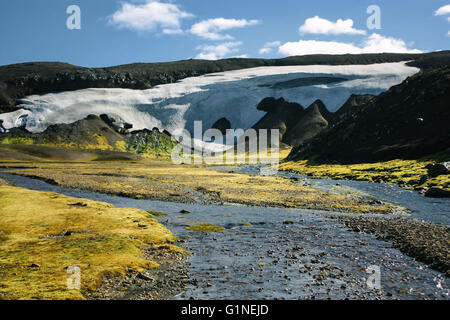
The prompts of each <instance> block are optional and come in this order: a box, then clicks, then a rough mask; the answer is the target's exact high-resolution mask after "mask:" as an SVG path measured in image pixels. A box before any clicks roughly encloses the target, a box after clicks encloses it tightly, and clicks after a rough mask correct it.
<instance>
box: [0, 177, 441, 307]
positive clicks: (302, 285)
mask: <svg viewBox="0 0 450 320" xmlns="http://www.w3.org/2000/svg"><path fill="white" fill-rule="evenodd" d="M0 177H1V178H3V179H5V180H7V181H10V182H12V183H14V184H15V185H17V186H19V187H25V188H28V189H32V190H40V191H50V192H57V193H60V194H64V195H67V196H71V197H79V198H86V199H91V200H95V201H104V202H108V203H111V204H113V205H115V206H117V207H129V208H139V209H144V210H152V211H159V212H164V213H166V214H167V216H163V217H161V218H159V221H160V222H161V223H162V224H164V225H165V226H166V227H167V228H168V229H170V230H171V231H172V232H174V233H175V234H177V235H178V237H179V238H180V240H181V242H182V243H183V244H184V245H186V247H187V249H188V250H190V251H191V252H192V253H193V256H192V257H190V258H188V270H189V273H190V277H191V279H192V280H194V281H193V283H196V284H191V285H189V286H188V287H187V289H186V291H185V292H182V293H180V294H179V295H178V296H177V297H176V298H177V299H189V298H194V299H327V298H331V299H344V298H349V299H360V298H363V299H380V298H387V299H449V298H450V295H449V294H450V293H449V292H450V291H449V288H450V283H449V280H448V278H446V277H445V276H444V275H443V274H441V273H439V272H437V271H435V270H431V269H430V268H428V267H427V266H426V265H425V264H423V263H420V262H417V261H415V260H414V259H412V258H410V257H408V256H406V255H404V254H403V253H401V252H400V251H398V250H397V249H395V248H393V247H392V244H390V243H388V242H385V241H379V240H377V239H376V237H375V236H373V235H369V234H363V233H356V232H351V231H349V230H348V229H347V228H346V227H345V226H344V225H343V224H342V223H340V222H339V221H338V220H335V219H331V218H330V217H329V213H327V212H321V211H314V210H301V209H282V208H263V207H247V206H216V205H200V204H182V203H173V202H162V201H152V200H135V199H129V198H122V197H112V196H108V195H104V194H99V193H93V192H88V191H82V190H72V189H66V188H61V187H58V186H53V185H50V184H47V183H45V182H43V181H40V180H36V179H30V178H26V177H21V176H15V175H11V174H7V173H0ZM312 183H315V185H314V186H316V187H321V188H327V184H328V183H330V185H328V187H330V186H331V184H334V185H336V181H334V182H332V181H331V180H330V181H329V182H328V181H327V180H320V181H318V180H317V181H313V182H312ZM339 183H342V184H345V185H347V184H348V186H349V187H352V188H360V187H361V189H360V190H361V191H362V192H370V193H372V194H374V195H376V194H378V193H379V194H381V195H382V197H380V199H382V200H388V201H395V202H397V203H401V202H406V203H408V204H412V203H410V201H411V200H410V199H415V195H414V194H412V195H410V194H409V193H407V194H404V195H403V194H402V192H401V191H398V190H395V192H394V193H393V194H391V193H388V194H386V192H385V191H383V190H382V188H381V187H380V188H378V187H377V186H366V185H364V184H359V183H358V184H352V183H349V182H339ZM372 187H373V188H372ZM386 188H391V187H390V186H386ZM380 190H381V191H380ZM387 195H390V196H389V197H386V196H387ZM408 197H411V198H408ZM421 198H422V199H425V198H424V197H423V196H422V197H421ZM400 200H401V201H400ZM24 201H25V199H24ZM414 201H416V200H414ZM414 207H415V208H418V210H417V212H416V213H414V214H415V215H416V216H417V217H425V218H429V217H433V218H432V219H428V220H430V221H433V220H435V222H439V223H444V224H448V217H449V215H448V212H449V208H448V202H443V203H441V202H429V201H428V200H423V201H422V202H420V200H417V203H414ZM431 208H435V209H434V210H436V211H439V212H440V214H436V211H434V210H433V211H431ZM181 210H187V211H190V213H188V214H182V213H180V211H181ZM441 213H442V214H441ZM200 222H208V223H213V224H215V225H218V226H221V227H224V228H225V230H224V231H221V232H217V233H203V232H196V231H188V230H186V227H188V226H190V225H192V224H193V223H200ZM369 266H376V267H379V268H380V278H381V282H380V284H381V288H380V289H374V288H372V287H371V286H369V285H368V283H367V280H368V277H369V273H367V272H366V269H367V268H368V267H369Z"/></svg>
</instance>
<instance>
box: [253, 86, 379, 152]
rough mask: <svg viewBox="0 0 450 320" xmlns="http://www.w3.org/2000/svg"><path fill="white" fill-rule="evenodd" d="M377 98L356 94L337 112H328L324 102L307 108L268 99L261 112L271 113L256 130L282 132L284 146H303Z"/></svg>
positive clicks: (281, 99)
mask: <svg viewBox="0 0 450 320" xmlns="http://www.w3.org/2000/svg"><path fill="white" fill-rule="evenodd" d="M373 98H374V96H371V95H361V96H359V95H352V96H351V97H350V98H349V99H348V101H347V102H346V103H345V104H344V105H343V106H342V107H341V108H340V109H339V110H338V111H337V112H336V113H332V112H330V111H328V109H327V107H326V106H325V104H324V103H323V102H322V101H321V100H316V101H315V102H314V103H312V104H311V105H310V106H309V107H308V108H306V109H304V108H303V107H302V106H301V105H300V104H298V103H291V102H287V101H286V100H284V99H283V98H280V99H275V98H265V99H263V100H262V101H261V102H260V103H259V105H258V106H257V109H258V110H261V111H265V112H267V114H266V115H265V116H264V117H263V118H262V119H261V120H260V121H259V122H258V123H256V124H255V125H254V126H253V129H257V130H258V129H279V130H280V141H281V143H284V144H286V145H290V146H294V147H299V146H302V145H304V144H305V143H307V142H308V141H310V140H311V139H313V138H315V137H316V136H317V135H318V134H320V133H321V132H323V131H324V130H325V129H327V128H329V127H332V126H334V125H335V123H336V122H337V121H338V120H339V119H340V118H341V117H343V116H345V114H346V113H347V112H353V111H354V110H357V108H358V107H359V106H361V105H362V104H364V103H366V102H367V101H370V100H371V99H373Z"/></svg>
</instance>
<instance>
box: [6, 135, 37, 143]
mask: <svg viewBox="0 0 450 320" xmlns="http://www.w3.org/2000/svg"><path fill="white" fill-rule="evenodd" d="M33 143H34V141H33V139H31V138H21V137H17V138H14V137H10V138H4V139H3V140H2V141H1V142H0V144H33Z"/></svg>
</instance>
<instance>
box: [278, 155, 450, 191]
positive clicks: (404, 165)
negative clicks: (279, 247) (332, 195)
mask: <svg viewBox="0 0 450 320" xmlns="http://www.w3.org/2000/svg"><path fill="white" fill-rule="evenodd" d="M445 160H448V158H447V157H442V156H433V157H427V158H423V159H420V160H392V161H387V162H377V163H361V164H350V165H342V164H321V163H317V162H315V161H314V160H302V161H290V162H286V163H283V164H281V165H280V169H281V170H285V171H293V172H297V173H300V174H306V175H309V176H312V177H316V178H322V177H328V178H332V179H338V180H357V181H369V182H384V183H395V184H398V185H401V186H404V187H407V188H418V187H425V188H429V187H434V186H437V187H441V188H444V189H450V188H449V186H450V175H441V176H438V177H435V178H431V179H429V180H428V181H426V182H425V183H423V184H421V183H420V182H421V178H422V177H423V176H425V175H427V173H428V170H427V169H426V166H427V165H429V164H431V163H435V162H436V161H445Z"/></svg>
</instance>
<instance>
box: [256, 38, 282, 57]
mask: <svg viewBox="0 0 450 320" xmlns="http://www.w3.org/2000/svg"><path fill="white" fill-rule="evenodd" d="M280 45H281V42H280V41H273V42H266V44H265V45H264V47H263V48H261V49H260V50H259V54H261V55H262V54H268V53H271V52H272V51H273V50H274V48H276V47H279V46H280Z"/></svg>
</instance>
